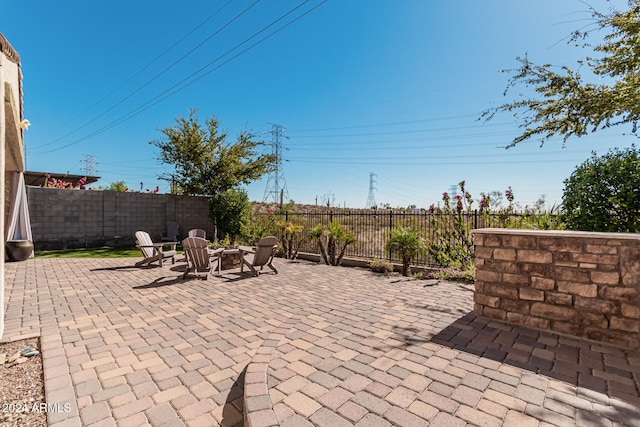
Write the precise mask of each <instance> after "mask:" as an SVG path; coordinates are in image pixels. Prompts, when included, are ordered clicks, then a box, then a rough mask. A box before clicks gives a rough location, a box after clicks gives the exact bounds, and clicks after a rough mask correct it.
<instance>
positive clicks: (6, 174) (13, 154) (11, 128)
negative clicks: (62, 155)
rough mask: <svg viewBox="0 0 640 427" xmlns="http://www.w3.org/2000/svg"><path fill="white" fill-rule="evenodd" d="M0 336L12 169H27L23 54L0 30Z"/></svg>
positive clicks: (2, 326)
mask: <svg viewBox="0 0 640 427" xmlns="http://www.w3.org/2000/svg"><path fill="white" fill-rule="evenodd" d="M0 100H2V106H0V189H1V191H0V229H1V230H2V244H0V338H1V337H2V334H3V332H4V306H5V304H4V259H5V244H6V241H5V240H6V236H5V234H6V220H7V218H6V217H7V214H8V212H9V209H8V206H9V204H10V203H11V189H12V182H11V180H12V176H13V172H16V171H23V170H24V143H23V139H22V129H20V121H21V120H22V72H21V70H20V57H19V56H18V54H17V52H16V51H15V50H14V49H13V47H12V46H11V45H10V44H9V42H8V41H7V39H5V37H4V36H3V35H2V34H1V33H0Z"/></svg>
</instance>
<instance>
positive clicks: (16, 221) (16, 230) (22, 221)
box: [5, 172, 33, 258]
mask: <svg viewBox="0 0 640 427" xmlns="http://www.w3.org/2000/svg"><path fill="white" fill-rule="evenodd" d="M5 237H6V239H7V240H29V241H33V236H32V235H31V221H30V220H29V204H28V203H27V187H26V186H25V184H24V174H23V173H22V172H16V173H15V175H14V178H13V194H12V197H11V210H10V211H9V222H8V224H7V234H6V236H5ZM32 257H33V252H31V255H30V256H29V258H32Z"/></svg>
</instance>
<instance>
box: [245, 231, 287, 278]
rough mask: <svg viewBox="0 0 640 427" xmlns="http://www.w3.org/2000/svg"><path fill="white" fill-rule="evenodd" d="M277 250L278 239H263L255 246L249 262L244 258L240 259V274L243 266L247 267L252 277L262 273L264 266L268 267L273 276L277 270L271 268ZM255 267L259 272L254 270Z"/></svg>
mask: <svg viewBox="0 0 640 427" xmlns="http://www.w3.org/2000/svg"><path fill="white" fill-rule="evenodd" d="M277 249H278V238H277V237H274V236H268V237H263V238H262V239H260V241H259V242H258V244H257V246H256V250H255V252H254V254H253V259H252V260H251V262H249V260H247V258H246V257H242V264H240V272H242V271H243V268H244V266H245V265H246V266H247V267H249V269H250V270H251V272H252V273H253V275H254V276H257V275H259V274H260V273H262V269H263V268H264V266H267V267H269V268H270V269H271V270H273V272H274V273H275V274H278V270H276V268H275V267H274V266H273V264H272V262H273V256H274V255H275V254H276V250H277ZM256 267H260V271H258V270H256Z"/></svg>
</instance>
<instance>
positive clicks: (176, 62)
mask: <svg viewBox="0 0 640 427" xmlns="http://www.w3.org/2000/svg"><path fill="white" fill-rule="evenodd" d="M232 1H233V0H229V1H228V2H227V3H225V4H224V5H223V6H222V7H220V8H219V9H218V10H216V11H215V12H214V13H213V14H211V15H209V16H208V17H207V18H206V19H205V20H204V21H202V22H201V23H200V24H198V25H197V26H196V27H195V28H193V29H192V30H191V31H189V32H188V33H187V34H185V35H184V36H182V38H180V39H179V40H178V41H176V42H175V43H174V44H173V45H171V46H169V47H168V48H167V49H165V50H164V51H163V52H162V53H161V54H160V55H158V56H156V57H155V58H154V59H152V60H151V61H150V62H148V63H147V64H146V65H145V66H143V67H142V68H141V69H140V70H138V71H137V72H136V73H134V74H133V75H132V76H131V77H129V78H128V79H126V80H125V81H124V82H122V83H121V84H120V85H118V86H117V87H116V88H115V89H113V90H111V91H110V92H109V93H107V94H106V95H105V96H103V97H102V98H100V99H99V100H98V101H96V102H95V103H93V105H91V106H90V107H89V108H87V109H85V110H84V111H83V112H81V113H79V114H78V115H77V116H82V115H84V114H86V113H88V112H89V111H91V110H92V109H93V108H94V107H95V106H97V105H99V104H100V103H101V102H102V101H104V100H106V99H107V98H109V97H110V96H111V95H113V94H114V93H116V92H117V91H118V90H119V89H121V88H122V87H124V86H125V85H126V84H127V83H129V82H130V81H132V80H133V79H134V78H136V77H138V76H139V75H140V74H142V72H143V71H145V70H146V69H148V68H149V67H150V66H151V65H153V64H154V63H155V62H157V61H158V60H159V59H160V58H162V57H163V56H164V55H166V54H167V53H169V52H170V51H171V50H172V49H173V48H175V47H176V46H177V45H179V44H180V43H182V42H183V41H184V40H185V39H186V38H187V37H189V36H190V35H191V34H193V33H194V32H195V31H196V30H198V29H199V28H200V27H202V26H203V25H204V24H206V23H207V22H208V21H209V20H211V19H212V18H213V17H215V16H216V15H217V14H218V13H220V12H221V11H222V10H223V9H224V8H226V7H227V6H228V5H229V4H230V3H231V2H232ZM256 3H257V2H256ZM254 4H255V3H254ZM250 7H253V5H251V6H250ZM245 11H246V10H245ZM245 11H243V12H241V14H240V15H242V14H244V12H245ZM240 15H238V16H240ZM238 16H237V17H238ZM237 17H236V18H237ZM236 18H233V19H232V20H231V21H229V22H227V24H225V25H224V26H223V27H221V28H220V29H219V30H218V31H216V32H214V33H213V34H212V35H210V36H209V37H207V38H206V39H205V40H204V41H202V42H201V43H200V44H198V45H197V46H196V47H195V48H193V49H191V50H190V51H189V52H188V53H187V54H186V55H184V56H182V57H181V58H180V59H178V60H177V61H175V62H173V63H172V64H171V65H170V66H169V67H167V68H166V69H165V70H163V71H162V72H161V73H160V74H158V75H156V76H155V77H153V78H152V79H151V80H148V81H147V82H146V83H144V84H143V85H142V86H140V87H139V88H138V89H136V90H135V91H134V92H133V93H131V94H129V95H128V96H127V97H125V98H123V99H122V100H120V101H119V102H118V103H116V104H115V105H113V106H112V107H110V108H109V109H107V110H106V111H104V112H103V113H101V114H100V115H98V116H97V117H95V118H93V119H92V120H90V121H89V122H86V123H85V124H83V125H82V126H80V127H78V128H76V129H75V130H73V131H71V132H69V133H67V134H66V135H63V136H61V137H59V138H56V139H54V140H53V141H49V142H47V143H46V144H40V146H42V145H47V144H53V143H55V142H58V141H60V140H61V139H64V138H66V137H68V136H71V135H73V134H74V133H76V132H77V131H79V130H81V129H83V128H85V127H86V126H88V125H89V124H91V123H93V122H95V121H96V120H97V119H99V118H100V117H102V116H104V115H105V114H106V113H107V112H109V111H111V110H113V109H114V108H115V107H117V106H118V105H120V104H122V103H123V102H124V101H125V100H127V99H128V98H130V97H131V96H132V95H133V94H135V93H136V92H139V91H140V90H141V89H142V88H144V87H145V86H147V85H149V84H150V83H151V82H153V81H154V80H156V79H157V78H158V77H160V75H162V74H164V73H165V72H166V71H168V70H169V69H170V68H172V67H173V66H175V65H176V64H178V63H179V62H181V61H182V60H183V59H185V58H186V57H187V56H189V55H190V54H191V53H193V52H194V51H195V50H197V49H198V48H200V47H201V46H202V45H203V44H204V43H206V42H207V41H209V40H210V39H211V38H213V37H214V36H215V35H216V34H218V33H219V32H220V31H222V29H224V28H225V27H226V26H228V25H229V23H231V22H233V20H235V19H236ZM72 122H73V120H72V121H70V122H68V123H66V124H65V125H63V126H61V127H60V128H58V129H64V128H65V127H66V126H67V125H68V124H70V123H72ZM36 147H37V146H36Z"/></svg>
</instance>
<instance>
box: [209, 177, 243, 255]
mask: <svg viewBox="0 0 640 427" xmlns="http://www.w3.org/2000/svg"><path fill="white" fill-rule="evenodd" d="M209 216H210V217H211V220H212V221H213V222H215V224H216V229H217V231H218V236H216V238H217V239H220V238H222V237H223V236H224V237H228V238H229V241H230V242H231V243H234V242H235V241H236V240H237V239H239V238H242V237H244V236H245V235H246V234H247V232H248V228H249V226H250V224H251V217H252V213H251V203H250V202H249V196H247V193H246V192H244V191H242V190H236V189H233V188H232V189H229V190H227V191H225V192H223V193H221V194H216V195H215V196H212V197H211V200H210V204H209Z"/></svg>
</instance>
